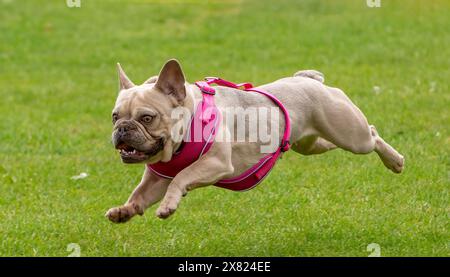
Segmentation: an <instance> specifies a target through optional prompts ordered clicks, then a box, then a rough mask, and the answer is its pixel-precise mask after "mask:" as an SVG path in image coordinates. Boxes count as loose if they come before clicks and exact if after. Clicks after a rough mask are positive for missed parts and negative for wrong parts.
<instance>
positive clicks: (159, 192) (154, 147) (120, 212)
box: [106, 59, 404, 223]
mask: <svg viewBox="0 0 450 277" xmlns="http://www.w3.org/2000/svg"><path fill="white" fill-rule="evenodd" d="M118 74H119V94H118V97H117V100H116V103H115V106H114V109H113V111H112V123H113V125H114V130H113V133H112V141H113V144H114V146H115V148H116V149H118V150H119V153H120V156H121V159H122V161H123V162H124V163H143V164H152V163H157V162H160V161H163V162H168V161H170V160H171V158H172V155H174V153H175V152H176V151H177V149H178V148H179V147H180V145H181V142H180V141H179V140H175V139H174V138H173V134H172V131H171V130H172V128H173V127H174V125H176V124H180V122H182V121H183V120H185V119H183V118H173V116H172V112H173V110H174V109H176V108H180V107H183V108H185V109H187V110H189V111H191V112H193V111H194V109H195V107H196V105H197V104H198V103H199V102H200V101H201V100H202V92H201V91H200V89H199V88H198V87H197V86H195V85H193V84H190V83H188V82H186V79H185V76H184V73H183V71H182V69H181V66H180V64H179V62H178V61H177V60H174V59H172V60H169V61H167V63H166V64H165V65H164V66H163V67H162V69H161V71H160V73H159V75H157V76H153V77H151V78H149V79H148V80H147V81H145V82H144V83H143V84H141V85H135V84H134V83H133V82H132V81H131V80H130V79H129V78H128V77H127V75H126V74H125V72H124V71H123V69H122V68H121V66H120V64H118ZM257 88H258V89H261V90H264V91H267V92H269V93H271V94H273V95H275V96H276V97H277V98H278V99H279V100H280V101H281V102H282V103H283V104H284V106H285V107H286V108H287V110H288V111H289V118H290V120H291V126H292V132H291V137H290V142H291V149H292V150H293V151H295V152H297V153H300V154H303V155H315V154H321V153H325V152H327V151H330V150H332V149H336V148H341V149H344V150H346V151H350V152H352V153H354V154H369V153H371V152H373V151H374V152H375V153H377V154H378V156H379V157H380V159H381V161H382V162H383V164H384V165H385V166H386V167H387V168H388V169H390V170H391V171H393V172H394V173H400V172H402V170H403V166H404V158H403V156H402V155H400V154H399V153H398V152H397V151H396V150H395V149H394V148H393V147H392V146H390V145H389V144H388V143H386V142H385V141H384V140H383V139H382V138H381V136H380V135H379V134H378V132H377V130H376V129H375V127H374V126H373V125H369V124H368V121H367V119H366V117H365V116H364V114H363V113H362V112H361V110H360V109H359V108H358V107H357V106H356V105H355V104H354V103H353V102H352V101H351V100H350V99H349V98H348V97H347V96H346V95H345V93H344V92H343V91H342V90H340V89H338V88H334V87H330V86H327V85H325V84H324V76H323V74H322V73H320V72H318V71H315V70H303V71H299V72H297V73H295V74H294V75H293V76H292V77H286V78H282V79H279V80H276V81H274V82H272V83H268V84H265V85H261V86H259V87H257ZM216 92H217V93H216V95H215V97H214V99H215V103H216V105H217V107H218V108H219V110H225V109H226V108H227V107H242V108H244V109H246V108H248V107H274V106H275V104H274V103H273V102H272V101H271V100H270V99H268V98H267V97H266V96H264V95H261V94H258V93H252V92H246V91H242V90H239V89H233V88H228V87H220V86H219V87H217V89H216ZM275 107H276V106H275ZM279 112H280V116H279V117H278V118H280V119H281V121H283V116H282V114H281V111H279ZM183 122H189V121H186V120H185V121H183ZM181 124H185V123H181ZM230 128H235V127H229V126H227V124H220V125H219V128H218V130H217V133H218V135H221V136H218V137H227V135H230V133H232V132H231V131H233V130H230ZM278 129H279V132H278V133H279V134H280V135H279V138H278V139H280V140H281V136H282V134H283V130H284V122H281V124H279V126H278ZM182 130H186V128H184V129H182ZM181 135H182V134H181ZM249 135H250V132H247V133H246V136H249ZM229 137H231V136H229ZM260 146H261V142H259V141H256V142H254V141H252V142H250V141H249V142H242V141H236V140H233V138H232V137H231V139H230V140H220V141H219V140H217V141H215V142H214V144H213V145H212V146H211V149H210V150H209V151H208V152H207V153H206V154H205V155H203V156H201V157H200V158H199V159H198V160H197V161H196V162H194V163H193V164H191V165H190V166H188V167H186V168H185V169H183V170H182V171H181V172H179V173H178V174H177V175H176V176H175V177H174V178H173V179H167V178H163V177H159V176H158V175H156V174H155V173H153V172H152V171H151V170H149V169H148V168H147V166H146V167H145V170H144V174H143V177H142V180H141V181H140V183H139V184H138V186H137V187H136V188H135V190H134V191H133V193H132V194H131V196H130V197H129V199H128V201H127V202H126V203H125V204H124V205H122V206H119V207H115V208H112V209H110V210H109V211H107V213H106V217H107V218H108V219H109V220H111V221H112V222H116V223H119V222H126V221H128V220H129V219H131V218H132V217H133V216H135V215H137V214H138V215H142V214H143V213H144V211H145V210H146V209H147V208H149V207H150V206H152V205H153V204H155V203H157V202H159V201H161V202H160V205H159V207H158V209H157V210H156V215H157V216H158V217H159V218H167V217H169V216H170V215H171V214H173V213H174V212H175V211H176V209H177V208H178V206H179V203H180V200H181V198H182V197H183V196H185V195H186V194H187V192H188V191H191V190H193V189H195V188H199V187H204V186H208V185H211V184H214V183H216V182H217V181H218V180H221V179H224V178H232V177H235V176H239V175H240V174H241V173H242V172H244V171H245V170H247V169H248V168H250V167H251V166H253V165H254V164H255V163H257V162H258V161H259V160H260V159H261V158H262V157H263V156H264V155H265V153H262V152H261V151H260V149H261V148H260Z"/></svg>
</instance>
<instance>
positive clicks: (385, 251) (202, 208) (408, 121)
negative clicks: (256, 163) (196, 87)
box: [0, 0, 450, 256]
mask: <svg viewBox="0 0 450 277" xmlns="http://www.w3.org/2000/svg"><path fill="white" fill-rule="evenodd" d="M65 2H66V1H63V0H60V1H45V0H40V1H39V0H27V1H18V0H0V94H1V99H2V101H0V109H1V112H2V120H1V121H0V146H1V147H0V238H1V240H0V256H67V255H69V254H70V251H68V250H67V246H68V244H70V243H76V244H78V245H79V247H80V254H81V256H216V255H220V256H234V255H239V256H266V255H267V256H368V255H369V254H370V252H368V251H367V246H368V245H369V244H371V243H376V244H378V245H379V247H380V250H381V256H450V249H449V247H450V224H449V222H450V220H449V214H450V205H449V199H450V195H449V194H450V193H449V192H450V128H449V125H450V111H449V108H450V90H449V77H450V61H449V57H450V49H449V45H450V31H449V26H450V17H449V12H450V2H449V1H446V0H436V1H428V0H421V1H387V0H382V1H381V3H382V6H381V7H380V8H369V7H367V5H366V1H365V0H353V1H350V0H348V1H331V0H330V1H316V0H304V1H295V0H292V1H287V0H280V1H262V0H253V1H244V0H242V1H239V0H233V1H219V0H215V1H200V0H190V1H182V0H178V1H174V0H169V1H163V0H159V1H156V0H132V1H126V2H125V1H112V0H96V1H94V0H81V8H68V7H67V6H66V3H65ZM173 57H175V58H177V59H179V60H180V61H181V63H182V65H183V67H184V70H185V73H186V75H187V78H188V80H189V81H190V82H193V81H195V80H198V79H201V78H203V77H204V76H210V75H218V76H221V77H223V78H226V79H229V80H233V81H237V82H241V81H251V82H253V83H255V84H263V83H266V82H270V81H273V80H275V79H277V78H280V77H284V76H290V75H292V74H293V73H294V72H295V71H297V70H299V69H308V68H314V69H317V70H320V71H322V72H323V73H324V74H325V77H326V83H327V84H328V85H331V86H336V87H339V88H342V89H343V90H344V91H346V93H347V94H348V95H349V96H350V97H351V98H352V100H353V101H354V102H355V103H356V104H357V105H358V106H359V107H360V108H361V110H363V111H364V113H365V114H366V116H367V117H368V119H369V121H370V122H371V123H372V124H374V125H375V126H377V129H378V131H379V133H380V134H381V135H382V136H383V137H384V138H385V139H386V141H388V142H389V143H391V144H392V145H393V146H394V147H396V148H397V149H398V150H399V151H400V152H401V153H402V154H403V155H404V156H405V157H406V168H405V171H404V172H403V173H402V174H401V175H395V174H393V173H391V172H390V171H388V170H387V169H385V168H384V166H383V164H382V163H381V162H380V160H379V159H378V157H377V156H376V154H371V155H364V156H362V155H358V156H356V155H353V154H351V153H348V152H344V151H342V150H336V151H332V152H330V153H327V154H324V155H318V156H309V157H306V156H300V155H298V154H296V153H294V152H292V153H291V152H288V153H287V154H286V155H285V156H284V157H283V159H282V160H280V162H279V163H278V165H277V167H276V168H275V170H274V171H273V172H272V173H271V175H270V177H269V178H268V179H266V181H265V182H264V183H262V184H261V185H259V186H258V187H257V188H255V189H253V190H252V191H250V192H245V193H236V192H229V191H226V190H223V189H219V188H215V187H210V188H205V189H199V190H197V191H194V192H192V193H190V194H189V195H188V196H187V197H186V198H185V199H183V201H182V203H181V206H180V207H179V209H178V211H177V212H176V213H175V215H174V216H172V217H171V218H169V219H168V220H160V219H158V218H156V217H155V209H156V206H155V207H152V208H150V209H149V210H147V212H146V213H145V214H144V216H142V217H136V218H134V219H133V220H132V221H130V222H129V223H127V224H121V225H116V224H113V223H111V222H109V221H108V220H107V219H106V218H105V217H104V213H105V212H106V211H107V210H108V209H109V208H111V207H114V206H117V205H120V204H122V203H123V202H125V201H126V199H127V198H128V195H129V194H130V192H131V191H132V190H133V189H134V187H135V185H136V184H137V182H138V181H139V180H140V177H141V172H142V170H143V165H124V164H122V163H121V162H120V159H119V156H118V155H117V153H116V151H115V150H114V149H113V147H112V144H111V142H110V135H111V129H112V125H111V120H110V113H111V109H112V106H113V104H114V101H115V97H116V95H117V86H118V84H117V74H116V68H115V63H116V62H121V63H122V66H123V67H124V68H125V70H126V71H127V73H128V75H129V76H130V77H131V79H132V80H134V81H135V82H137V83H139V82H141V81H144V80H145V79H146V78H148V77H149V76H151V75H155V74H157V73H158V71H159V69H160V67H161V65H162V64H163V63H164V62H165V61H166V60H167V59H169V58H173ZM81 172H86V173H87V174H88V177H86V178H84V179H80V180H72V179H71V176H74V175H78V174H80V173H81Z"/></svg>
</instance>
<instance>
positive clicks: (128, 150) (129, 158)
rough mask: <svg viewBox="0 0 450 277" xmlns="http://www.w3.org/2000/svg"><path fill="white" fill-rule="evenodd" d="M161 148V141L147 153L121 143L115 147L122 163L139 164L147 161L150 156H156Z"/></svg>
mask: <svg viewBox="0 0 450 277" xmlns="http://www.w3.org/2000/svg"><path fill="white" fill-rule="evenodd" d="M162 148H163V142H162V140H161V139H160V140H158V141H157V142H156V144H155V145H154V146H153V147H152V148H151V149H150V150H148V151H142V150H139V149H136V148H135V147H133V146H131V145H129V144H127V143H124V142H121V143H119V144H118V145H117V146H116V149H117V150H119V154H120V157H121V158H122V161H123V162H124V163H139V162H143V161H146V160H148V159H149V158H151V157H152V156H154V155H156V154H157V153H158V152H159V151H161V150H162Z"/></svg>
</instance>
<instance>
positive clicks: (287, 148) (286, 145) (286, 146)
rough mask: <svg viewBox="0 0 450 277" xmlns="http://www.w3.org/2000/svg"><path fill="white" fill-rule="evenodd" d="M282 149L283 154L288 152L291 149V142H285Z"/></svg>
mask: <svg viewBox="0 0 450 277" xmlns="http://www.w3.org/2000/svg"><path fill="white" fill-rule="evenodd" d="M280 147H281V152H286V151H288V150H289V149H290V148H291V145H290V144H289V140H285V141H284V142H283V144H282V145H281V146H280Z"/></svg>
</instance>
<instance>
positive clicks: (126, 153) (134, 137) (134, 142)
mask: <svg viewBox="0 0 450 277" xmlns="http://www.w3.org/2000/svg"><path fill="white" fill-rule="evenodd" d="M117 67H118V73H119V90H120V92H119V95H118V97H117V100H116V104H115V106H114V109H113V111H112V121H113V124H114V130H113V133H112V141H113V144H114V146H115V148H116V149H118V150H119V153H120V156H121V158H122V161H123V162H124V163H156V162H159V161H169V160H170V159H171V157H172V154H173V150H174V149H173V147H174V143H173V141H172V140H171V129H172V126H173V124H174V122H172V121H173V120H172V118H171V112H172V110H173V109H175V108H176V107H179V106H183V105H184V101H185V98H186V87H185V78H184V74H183V71H182V69H181V66H180V64H179V63H178V61H176V60H169V61H168V62H167V63H166V64H165V65H164V66H163V68H162V69H161V72H160V73H159V75H158V76H155V77H151V78H150V79H148V80H147V81H145V82H144V83H143V84H142V85H134V84H133V82H132V81H131V80H130V79H129V78H128V77H127V75H126V74H125V72H124V71H123V69H122V68H121V66H120V64H117Z"/></svg>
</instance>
